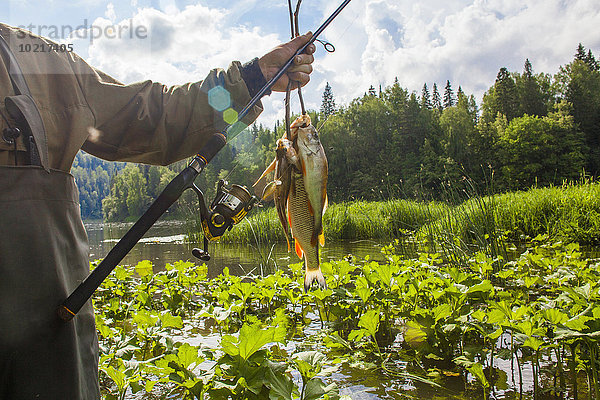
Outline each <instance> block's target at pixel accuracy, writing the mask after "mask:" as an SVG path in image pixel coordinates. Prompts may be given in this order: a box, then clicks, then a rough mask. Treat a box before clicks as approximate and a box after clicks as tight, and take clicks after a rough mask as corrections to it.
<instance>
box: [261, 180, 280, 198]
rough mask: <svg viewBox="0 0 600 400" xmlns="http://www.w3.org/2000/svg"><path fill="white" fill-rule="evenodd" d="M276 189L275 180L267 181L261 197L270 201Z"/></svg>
mask: <svg viewBox="0 0 600 400" xmlns="http://www.w3.org/2000/svg"><path fill="white" fill-rule="evenodd" d="M276 189H277V181H273V182H269V183H267V186H265V188H264V189H263V192H262V196H261V199H262V200H264V201H271V200H273V197H275V190H276Z"/></svg>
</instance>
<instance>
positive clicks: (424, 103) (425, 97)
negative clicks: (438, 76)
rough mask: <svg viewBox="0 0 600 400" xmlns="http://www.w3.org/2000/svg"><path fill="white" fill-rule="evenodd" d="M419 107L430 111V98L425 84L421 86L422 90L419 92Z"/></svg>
mask: <svg viewBox="0 0 600 400" xmlns="http://www.w3.org/2000/svg"><path fill="white" fill-rule="evenodd" d="M421 107H422V108H427V109H429V110H431V96H430V95H429V89H428V88H427V84H426V83H425V84H423V89H422V90H421Z"/></svg>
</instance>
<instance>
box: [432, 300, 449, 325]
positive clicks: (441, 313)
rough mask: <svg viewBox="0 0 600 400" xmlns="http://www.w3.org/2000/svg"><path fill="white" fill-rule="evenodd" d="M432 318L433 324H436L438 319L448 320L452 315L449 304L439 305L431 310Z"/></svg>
mask: <svg viewBox="0 0 600 400" xmlns="http://www.w3.org/2000/svg"><path fill="white" fill-rule="evenodd" d="M432 311H433V318H434V319H435V322H438V321H439V320H440V319H444V318H448V317H449V316H450V315H452V307H451V306H450V304H440V305H439V306H436V307H434V308H433V310H432Z"/></svg>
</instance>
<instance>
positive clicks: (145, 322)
mask: <svg viewBox="0 0 600 400" xmlns="http://www.w3.org/2000/svg"><path fill="white" fill-rule="evenodd" d="M133 321H134V322H135V323H136V324H138V327H140V328H142V329H144V328H148V327H150V326H154V325H156V321H158V316H157V315H156V312H150V311H146V310H139V311H138V312H137V313H135V314H134V315H133Z"/></svg>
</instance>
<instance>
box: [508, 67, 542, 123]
mask: <svg viewBox="0 0 600 400" xmlns="http://www.w3.org/2000/svg"><path fill="white" fill-rule="evenodd" d="M516 85H517V91H518V97H519V103H520V104H519V105H520V111H519V115H523V114H527V115H537V116H544V115H546V113H547V110H546V104H545V103H544V96H543V94H542V89H541V88H540V85H539V83H538V81H537V80H536V78H535V76H534V74H533V67H532V66H531V62H530V61H529V59H526V60H525V66H524V69H523V75H521V76H520V77H519V76H518V75H517V82H516Z"/></svg>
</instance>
